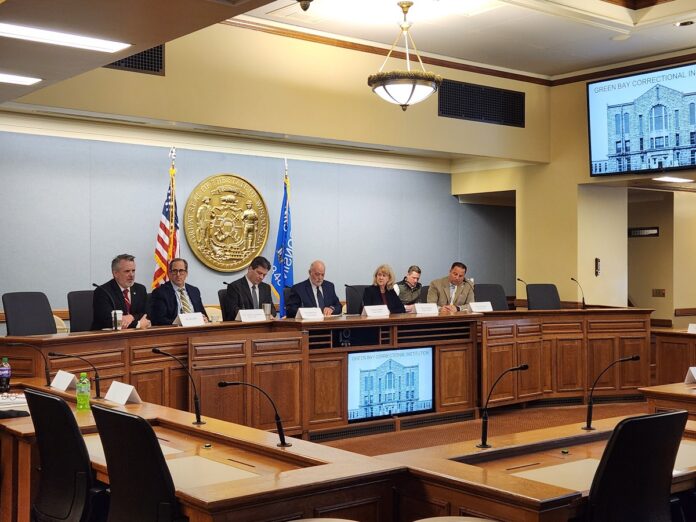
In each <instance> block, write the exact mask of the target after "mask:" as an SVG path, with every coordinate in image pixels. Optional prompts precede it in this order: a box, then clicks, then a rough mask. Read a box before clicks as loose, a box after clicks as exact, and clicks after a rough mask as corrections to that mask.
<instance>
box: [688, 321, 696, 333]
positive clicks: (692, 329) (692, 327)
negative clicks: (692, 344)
mask: <svg viewBox="0 0 696 522" xmlns="http://www.w3.org/2000/svg"><path fill="white" fill-rule="evenodd" d="M686 333H696V323H689V328H687V329H686Z"/></svg>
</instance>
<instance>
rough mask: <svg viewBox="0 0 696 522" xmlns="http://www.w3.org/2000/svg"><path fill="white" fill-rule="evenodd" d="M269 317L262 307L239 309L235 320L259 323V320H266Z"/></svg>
mask: <svg viewBox="0 0 696 522" xmlns="http://www.w3.org/2000/svg"><path fill="white" fill-rule="evenodd" d="M267 319H268V317H266V314H265V313H263V310H261V309H260V308H252V309H251V310H239V311H238V312H237V316H236V317H235V318H234V320H235V321H241V322H243V323H258V322H259V321H265V320H267Z"/></svg>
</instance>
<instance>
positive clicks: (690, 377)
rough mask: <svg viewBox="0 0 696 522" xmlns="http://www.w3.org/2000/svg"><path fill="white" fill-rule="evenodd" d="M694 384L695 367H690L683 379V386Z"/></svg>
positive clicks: (695, 380) (695, 376)
mask: <svg viewBox="0 0 696 522" xmlns="http://www.w3.org/2000/svg"><path fill="white" fill-rule="evenodd" d="M695 382H696V366H692V367H691V368H689V369H688V370H686V377H685V378H684V384H694V383H695Z"/></svg>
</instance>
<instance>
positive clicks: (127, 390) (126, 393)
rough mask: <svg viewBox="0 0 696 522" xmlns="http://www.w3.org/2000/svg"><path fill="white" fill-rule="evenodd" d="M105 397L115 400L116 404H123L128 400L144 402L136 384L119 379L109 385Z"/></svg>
mask: <svg viewBox="0 0 696 522" xmlns="http://www.w3.org/2000/svg"><path fill="white" fill-rule="evenodd" d="M104 399H106V400H107V401H111V402H115V403H116V404H120V405H121V406H123V405H124V404H126V403H128V402H131V403H135V404H140V403H141V402H143V401H142V399H141V398H140V395H138V390H136V389H135V386H132V385H130V384H125V383H122V382H119V381H113V382H112V383H111V386H109V391H108V392H106V396H105V397H104Z"/></svg>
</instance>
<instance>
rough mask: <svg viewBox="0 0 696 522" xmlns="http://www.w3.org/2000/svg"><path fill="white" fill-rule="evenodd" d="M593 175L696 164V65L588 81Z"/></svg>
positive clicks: (689, 166) (649, 170) (668, 168)
mask: <svg viewBox="0 0 696 522" xmlns="http://www.w3.org/2000/svg"><path fill="white" fill-rule="evenodd" d="M587 109H588V119H589V140H590V174H591V175H592V176H606V175H611V174H639V173H642V172H663V171H669V170H674V169H686V168H694V166H695V165H696V64H690V65H683V66H679V67H671V68H669V69H662V70H659V71H651V72H647V73H642V74H634V75H631V76H623V77H621V78H612V79H611V80H604V81H599V82H591V83H588V84H587Z"/></svg>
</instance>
